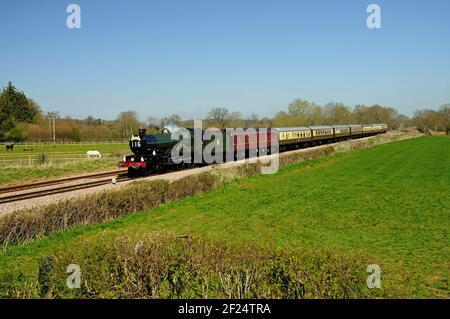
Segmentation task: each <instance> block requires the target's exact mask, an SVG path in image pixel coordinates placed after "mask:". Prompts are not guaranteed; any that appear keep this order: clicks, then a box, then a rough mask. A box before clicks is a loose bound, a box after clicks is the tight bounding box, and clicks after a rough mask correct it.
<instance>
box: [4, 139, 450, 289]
mask: <svg viewBox="0 0 450 319" xmlns="http://www.w3.org/2000/svg"><path fill="white" fill-rule="evenodd" d="M449 213H450V138H448V137H422V138H419V139H415V140H410V141H403V142H397V143H392V144H385V145H381V146H377V147H374V148H371V149H365V150H360V151H355V152H350V153H346V154H337V155H334V156H330V157H327V158H323V159H320V160H315V161H310V162H306V163H302V164H296V165H291V166H288V167H286V168H284V169H282V170H281V171H280V172H279V173H277V174H276V175H273V176H270V175H264V176H255V177H252V178H248V179H244V180H239V181H236V182H234V183H232V184H229V185H226V186H224V187H221V188H219V189H216V190H214V191H212V192H209V193H205V194H202V195H199V196H196V197H192V198H188V199H185V200H182V201H180V202H175V203H171V204H167V205H163V206H161V207H159V208H156V209H153V210H150V211H148V212H142V213H137V214H133V215H129V216H126V217H122V218H119V219H117V220H115V221H112V222H109V223H105V224H101V225H96V226H82V227H76V228H74V229H71V230H68V231H64V232H61V233H59V234H56V235H51V236H48V237H46V238H43V239H38V240H35V241H33V242H30V243H28V244H24V245H18V246H11V247H8V248H7V249H6V251H5V252H4V253H3V254H2V255H0V269H1V270H0V273H1V277H2V286H1V290H2V291H1V294H3V295H6V294H13V293H16V294H17V295H18V296H36V295H37V294H39V290H38V287H39V286H38V285H37V282H38V277H39V262H41V265H42V260H40V258H41V257H48V256H54V257H52V258H54V259H51V260H54V261H53V262H54V264H55V267H56V269H57V270H56V272H57V273H58V274H59V275H60V276H59V277H58V278H57V279H55V278H54V277H48V278H50V279H48V278H47V281H48V282H52V281H54V282H55V283H54V286H55V287H53V288H51V289H50V290H52V291H53V290H54V291H53V292H52V293H53V294H54V295H55V296H63V297H64V296H66V297H68V296H69V297H70V296H84V297H89V296H122V297H126V296H127V293H129V292H130V290H132V289H136V285H137V286H139V285H143V286H145V287H148V286H149V285H150V286H151V285H152V284H153V285H155V282H156V283H159V284H156V286H154V287H153V288H152V289H150V290H145V289H143V291H144V292H143V291H142V290H139V292H137V293H136V291H134V293H129V296H152V295H153V296H160V297H161V296H180V294H176V293H174V292H173V289H175V288H176V287H178V286H177V285H174V284H173V283H174V282H175V283H176V282H180V281H177V280H173V276H172V277H171V276H170V275H167V274H172V275H173V274H174V273H175V274H178V275H179V277H176V278H178V279H180V278H181V279H183V280H184V282H188V283H189V284H186V285H184V286H182V287H181V288H180V289H181V290H180V291H182V292H183V293H184V294H181V296H186V295H187V296H194V297H195V296H197V297H198V296H204V295H202V294H201V293H199V291H204V289H205V288H204V285H205V282H202V283H201V284H200V283H199V282H198V280H199V279H198V278H199V276H201V274H202V273H210V272H214V271H212V270H211V269H215V270H216V271H217V270H218V268H217V264H215V263H211V264H208V266H205V265H204V264H202V263H199V265H201V266H199V267H200V268H198V269H207V270H208V271H209V272H208V271H206V270H205V271H204V272H198V273H195V272H192V271H184V272H183V271H180V269H179V267H181V268H183V267H184V268H183V269H185V270H186V269H191V268H189V267H193V269H194V268H195V267H194V266H192V264H196V263H195V262H192V261H190V262H189V265H191V266H189V267H187V266H186V260H187V259H189V257H188V256H187V255H186V251H190V250H187V249H186V247H184V248H183V247H182V248H179V247H178V248H176V249H175V248H174V249H168V250H167V251H169V252H172V255H170V256H171V257H170V258H169V257H168V258H166V259H165V260H170V262H168V263H169V264H168V265H166V266H167V267H166V268H164V267H163V266H161V260H163V259H164V258H162V259H161V260H160V261H159V263H158V262H157V261H155V258H153V259H152V256H153V257H155V253H154V252H155V251H158V250H157V249H156V250H155V249H150V250H148V251H146V253H144V254H143V255H142V256H139V254H137V253H136V254H137V255H136V254H133V253H130V251H132V247H133V245H134V243H136V242H139V238H143V239H142V240H143V243H146V242H148V241H150V242H152V240H151V239H150V240H149V239H148V236H149V235H148V234H152V233H154V232H158V231H161V230H164V231H165V232H169V233H171V234H174V235H186V234H188V235H191V236H194V237H195V238H200V239H201V240H205V241H209V240H212V241H215V240H220V242H221V243H220V244H217V245H212V246H214V247H221V245H224V243H226V244H229V245H232V246H233V247H235V248H233V249H231V256H230V255H227V254H225V256H223V255H220V254H218V255H220V258H219V257H217V256H218V255H214V254H213V255H214V256H216V257H217V258H218V259H220V260H222V259H223V258H225V259H226V260H227V261H228V262H229V260H230V259H231V260H233V259H236V260H237V261H236V263H237V264H244V265H247V267H248V261H246V259H245V256H250V257H249V259H250V260H260V261H261V262H262V264H259V266H257V267H256V268H257V269H260V270H261V269H262V270H261V271H260V272H259V273H258V272H256V273H255V276H256V277H258V276H259V277H258V278H260V280H259V281H257V282H256V283H253V285H254V287H256V288H254V289H256V290H255V291H256V292H255V291H253V292H252V293H250V294H247V295H245V294H244V296H258V297H260V296H281V297H286V296H288V297H289V296H294V297H304V296H306V297H314V296H319V297H333V296H338V297H339V296H344V297H355V296H360V297H361V296H362V297H366V296H369V297H370V296H394V297H398V296H401V297H446V296H447V297H448V295H446V293H447V291H448V267H449V250H448V247H449V246H450V245H449V240H448V229H449ZM124 238H127V239H126V240H125V242H128V241H129V242H131V243H132V244H131V245H129V247H128V248H129V249H131V250H126V248H124V246H126V245H125V244H124V243H123V239H124ZM162 242H164V241H162ZM161 245H163V246H164V244H161ZM173 245H175V246H176V245H177V244H173V243H171V242H170V241H169V244H168V246H170V247H173ZM206 246H208V245H206ZM243 246H245V247H247V248H243ZM256 246H263V247H276V248H277V249H280V250H281V251H284V250H285V249H288V250H289V251H291V250H292V249H294V252H293V253H289V254H288V256H300V257H298V258H297V257H296V258H297V259H295V260H297V261H298V262H299V263H294V264H296V265H298V266H299V267H300V269H296V268H295V267H294V266H293V265H292V260H291V259H289V257H286V256H285V255H283V254H282V255H283V256H282V257H277V256H273V255H271V253H268V251H269V250H265V248H264V249H261V255H262V257H261V256H259V257H258V256H257V257H255V256H254V255H252V253H248V252H247V251H248V249H249V247H250V248H251V247H256ZM130 247H131V248H130ZM144 247H147V246H145V244H144ZM149 247H153V246H152V244H150V245H149ZM193 247H197V248H198V247H203V246H202V245H200V246H199V245H194V246H193ZM208 247H210V246H208ZM236 247H238V248H236ZM239 247H241V248H239ZM292 247H298V250H297V248H292ZM239 249H241V250H239ZM163 250H164V249H163ZM224 250H225V251H226V249H225V248H224ZM164 251H165V250H164ZM204 251H205V249H200V248H198V249H196V250H195V251H191V253H192V254H194V255H195V254H197V257H198V258H199V259H200V260H201V259H202V258H201V257H202V256H203V257H205V256H206V257H207V258H208V260H210V259H214V258H213V257H214V256H213V257H211V256H210V255H208V253H205V252H204ZM240 251H241V252H240ZM253 254H254V253H253ZM156 255H157V254H156ZM162 255H163V254H162ZM241 255H242V256H244V257H243V260H244V261H240V259H239V258H236V256H241ZM124 256H125V257H126V258H125V257H124ZM173 256H181V259H182V260H183V261H180V259H177V258H175V259H174V257H173ZM314 256H315V257H314ZM206 257H205V258H206ZM217 258H216V259H217ZM221 258H222V259H221ZM258 258H259V259H258ZM156 259H158V258H156ZM194 259H195V258H194ZM149 260H150V261H149ZM274 260H281V261H282V262H280V263H279V264H277V265H275V266H274V265H273V261H274ZM286 260H287V261H286ZM194 261H195V260H194ZM70 262H75V263H79V264H80V266H81V268H82V269H84V270H85V277H84V278H85V282H84V284H83V287H82V289H81V290H78V291H69V290H68V289H67V288H64V285H63V283H64V282H65V281H64V280H65V277H64V275H65V274H64V270H65V269H64V267H65V265H66V264H68V263H70ZM146 262H147V263H146ZM171 262H172V263H171ZM221 263H222V262H220V263H218V264H221ZM369 263H370V264H379V265H380V267H381V270H382V289H381V290H375V291H374V290H372V291H369V290H368V289H367V288H364V286H365V280H364V278H365V277H364V276H362V275H361V274H363V273H364V272H365V267H367V265H368V264H369ZM150 264H151V265H155V264H157V265H158V266H160V267H162V268H161V269H163V268H164V269H165V271H162V270H161V272H160V273H157V274H156V275H155V274H154V273H152V272H151V271H150V270H149V268H146V267H148V265H150ZM231 264H232V263H231ZM44 265H45V263H44ZM280 265H281V266H280ZM286 265H290V266H286ZM302 265H304V267H306V268H302V267H303V266H302ZM172 266H174V267H175V268H176V269H175V270H174V269H173V267H172ZM213 266H214V267H216V268H214V267H213ZM171 267H172V268H171ZM177 267H178V268H177ZM202 267H206V268H202ZM250 268H251V267H250ZM266 268H267V269H266ZM294 268H295V269H294ZM44 269H45V267H44ZM142 269H145V270H146V271H149V272H148V274H150V273H152V274H153V275H154V276H156V277H157V278H160V277H158V276H162V275H161V274H162V273H164V274H166V276H165V277H164V278H163V279H164V280H162V281H161V282H158V280H156V281H155V280H153V281H152V282H151V283H150V284H148V282H147V283H146V281H145V279H142V278H141V277H142V271H141V270H142ZM151 269H153V268H151ZM264 269H266V270H264ZM280 269H282V271H280ZM333 269H334V270H333ZM191 270H192V269H191ZM146 271H144V275H145V274H147V272H146ZM42 273H43V271H42V266H41V282H42V277H45V276H43V275H42ZM124 273H126V274H128V276H124V275H123V274H124ZM194 274H195V275H194ZM236 274H240V273H239V272H235V273H231V274H228V275H229V276H230V278H235V277H236ZM189 276H190V277H189ZM233 276H234V277H233ZM237 276H238V277H239V276H240V275H237ZM365 276H367V274H366V275H365ZM150 277H151V276H150ZM161 278H162V277H161ZM171 278H172V279H171ZM223 278H224V277H223V276H219V277H214V278H213V279H211V278H210V279H208V280H209V281H208V280H207V281H206V284H209V285H210V289H211V290H212V292H211V293H210V294H209V295H208V296H211V295H212V296H223V295H226V294H224V293H222V294H221V293H219V292H218V291H219V290H220V289H218V288H217V289H214V287H216V286H215V285H217V286H218V287H219V286H220V287H222V290H224V288H223V287H227V285H226V284H223V282H224V281H226V280H225V279H223ZM227 278H228V277H227ZM261 278H262V279H261ZM274 278H275V279H274ZM324 278H325V279H324ZM183 280H182V281H183ZM192 280H194V281H196V284H197V285H194V284H192ZM230 280H231V279H230ZM47 281H45V280H44V282H47ZM244 281H245V280H244ZM130 282H131V284H130ZM218 282H219V283H220V284H218ZM280 282H281V284H280ZM304 282H306V284H305V286H304V287H306V291H308V292H309V293H306V294H303V295H302V294H301V293H292V289H293V290H294V292H295V291H296V289H297V288H298V287H299V285H300V286H301V284H302V283H304ZM133 283H135V284H136V285H133ZM171 283H172V284H171ZM277 284H278V286H277ZM164 285H168V287H169V288H167V289H166V290H164V291H166V292H167V291H169V292H171V293H167V294H163V293H161V289H162V288H161V287H164ZM259 285H260V286H264V287H265V288H264V289H263V290H262V291H261V290H258V289H259V288H258V286H259ZM130 286H131V287H134V288H130ZM228 286H233V285H231V284H229V285H228ZM240 286H242V285H240V284H239V283H234V286H233V287H234V288H236V287H240ZM272 286H274V287H278V288H276V289H275V288H274V289H275V291H271V288H270V287H272ZM139 287H141V286H139ZM155 287H156V288H155ZM174 287H175V288H174ZM194 287H197V288H196V289H194ZM280 287H281V288H280ZM292 287H294V288H292ZM40 288H41V295H42V293H43V292H42V284H41V287H40ZM178 288H179V287H178ZM236 289H237V290H239V289H238V288H236ZM277 289H278V290H277ZM333 289H334V291H335V293H331V294H330V295H327V294H326V293H325V291H333ZM175 290H176V289H175ZM225 291H226V289H225ZM157 292H160V293H159V294H158V293H157ZM44 293H47V294H48V291H44ZM214 293H216V294H214ZM44 295H45V294H44ZM50 295H52V294H50ZM237 296H242V295H239V294H237Z"/></svg>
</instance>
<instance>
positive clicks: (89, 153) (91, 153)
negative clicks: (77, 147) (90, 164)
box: [86, 151, 102, 158]
mask: <svg viewBox="0 0 450 319" xmlns="http://www.w3.org/2000/svg"><path fill="white" fill-rule="evenodd" d="M86 155H87V156H88V157H89V158H91V157H96V158H102V154H100V152H99V151H87V152H86Z"/></svg>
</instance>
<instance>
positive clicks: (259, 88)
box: [0, 0, 450, 119]
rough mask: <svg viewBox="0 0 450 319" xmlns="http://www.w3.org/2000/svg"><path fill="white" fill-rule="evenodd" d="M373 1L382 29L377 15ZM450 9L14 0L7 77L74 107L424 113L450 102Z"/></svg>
mask: <svg viewBox="0 0 450 319" xmlns="http://www.w3.org/2000/svg"><path fill="white" fill-rule="evenodd" d="M70 3H77V4H78V5H79V6H80V7H81V29H68V28H67V26H66V18H67V16H68V13H66V7H67V5H69V4H70ZM370 3H377V4H379V5H380V7H381V18H382V29H379V30H370V29H368V28H367V26H366V19H367V16H368V13H366V7H367V6H368V5H369V4H370ZM449 13H450V1H448V0H434V1H425V0H416V1H414V0H408V1H407V0H373V1H362V0H345V1H344V0H343V1H335V0H327V1H326V0H314V1H313V0H310V1H306V0H305V1H301V0H278V1H276V0H270V1H269V0H178V1H174V0H161V1H153V0H147V1H144V0H142V1H112V0H111V1H100V0H89V1H88V0H72V1H57V0H53V1H52V0H40V1H25V0H15V1H5V0H1V2H0V39H1V47H0V84H1V85H2V86H4V85H6V83H7V81H9V80H11V81H13V82H14V84H15V85H16V86H17V87H18V88H19V89H21V90H23V91H25V93H27V94H28V95H29V96H30V97H32V98H33V99H35V100H36V101H37V102H38V103H39V104H40V105H41V107H42V108H43V109H44V110H46V111H49V110H59V111H60V113H61V114H62V115H71V116H73V117H85V116H87V115H88V114H91V115H94V116H98V117H103V118H114V117H115V116H117V114H118V112H120V111H123V110H129V109H131V110H135V111H137V112H138V114H139V115H140V117H141V118H142V119H145V117H147V116H148V115H153V116H156V117H162V116H166V115H169V114H172V113H177V114H180V115H181V116H182V117H184V118H190V117H203V116H205V114H206V113H207V111H208V110H210V109H211V108H212V107H216V106H226V107H228V108H229V109H231V110H232V111H240V112H241V113H242V114H244V115H250V114H251V113H258V114H259V115H260V116H273V115H274V114H275V113H276V112H278V111H280V110H285V109H286V107H287V105H288V104H289V103H290V102H291V101H292V100H293V99H295V98H304V99H308V100H311V101H314V102H316V103H319V104H324V103H326V102H329V101H336V102H343V103H345V104H347V105H350V106H354V105H355V104H360V103H361V104H374V103H378V104H382V105H387V106H392V107H395V108H397V109H398V110H399V111H400V112H403V113H405V114H407V115H412V113H413V112H414V110H415V109H417V108H425V107H430V108H437V107H439V106H440V105H441V104H444V103H448V102H450V18H449Z"/></svg>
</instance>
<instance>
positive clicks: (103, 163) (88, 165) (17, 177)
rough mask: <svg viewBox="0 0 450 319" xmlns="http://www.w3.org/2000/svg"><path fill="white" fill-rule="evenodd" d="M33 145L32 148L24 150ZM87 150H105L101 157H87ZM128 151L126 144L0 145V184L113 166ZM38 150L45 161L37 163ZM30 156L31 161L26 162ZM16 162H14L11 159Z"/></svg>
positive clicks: (78, 173) (94, 170)
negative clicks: (92, 158)
mask: <svg viewBox="0 0 450 319" xmlns="http://www.w3.org/2000/svg"><path fill="white" fill-rule="evenodd" d="M30 148H32V149H33V151H29V150H27V151H24V149H30ZM88 150H98V151H99V152H100V153H101V154H108V156H104V158H103V159H102V160H95V161H92V160H86V158H85V154H86V152H87V151H88ZM125 153H129V147H128V144H126V143H123V144H55V145H52V144H36V145H16V146H14V151H12V152H11V151H10V152H7V151H6V148H5V147H1V148H0V164H2V165H1V168H0V185H2V186H6V185H12V184H20V183H24V182H34V181H40V180H45V179H48V178H58V177H63V176H69V175H80V174H83V173H90V172H97V171H99V170H112V169H114V168H116V166H117V162H118V160H119V159H120V158H121V156H120V155H121V154H125ZM40 154H45V155H46V163H45V165H36V163H37V162H38V160H39V159H38V158H39V156H40ZM30 160H32V163H33V165H28V162H29V161H30ZM16 161H17V163H19V164H18V165H15V164H14V163H16Z"/></svg>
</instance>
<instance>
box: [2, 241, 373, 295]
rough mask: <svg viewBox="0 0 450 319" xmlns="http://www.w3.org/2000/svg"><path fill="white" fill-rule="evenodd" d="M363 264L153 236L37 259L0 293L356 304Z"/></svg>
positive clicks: (320, 254) (309, 252) (330, 255)
mask: <svg viewBox="0 0 450 319" xmlns="http://www.w3.org/2000/svg"><path fill="white" fill-rule="evenodd" d="M69 264H77V265H79V266H80V269H81V287H80V288H79V289H68V288H67V285H66V278H67V276H68V274H67V273H66V269H67V266H68V265H69ZM366 264H367V262H364V261H363V260H361V259H359V258H357V257H355V256H348V255H342V254H340V253H337V252H335V251H332V250H323V249H322V250H317V249H313V248H310V249H305V248H299V247H297V248H289V249H283V250H282V249H280V248H275V247H269V246H259V245H256V244H254V243H245V245H236V244H234V245H232V244H225V243H224V242H222V241H218V240H205V239H203V240H200V239H197V238H192V237H189V236H183V237H177V236H173V235H171V234H165V233H156V234H155V233H153V234H146V235H144V236H141V237H136V236H135V237H134V238H133V237H116V238H113V239H112V240H111V238H108V240H102V238H97V239H96V240H95V241H94V242H92V241H91V240H88V241H87V242H86V241H84V242H83V243H82V244H81V246H74V248H73V249H70V251H64V252H62V254H61V255H60V256H58V257H57V258H56V257H52V256H50V257H48V258H44V259H42V261H41V264H40V268H39V276H38V277H37V279H28V282H27V284H24V283H23V282H21V283H20V286H18V287H16V286H15V285H14V284H12V285H11V282H14V278H15V277H14V275H11V274H10V275H9V276H8V277H7V278H1V279H2V282H3V283H5V282H8V283H10V284H9V286H7V287H8V288H6V289H5V290H1V291H2V294H3V296H4V297H5V296H6V297H9V296H11V295H12V294H16V295H17V294H21V295H25V292H21V291H20V290H21V287H22V286H25V287H36V286H37V284H39V286H40V291H39V292H38V291H37V290H36V289H35V290H34V292H33V293H32V295H31V296H32V297H39V296H40V297H44V298H49V297H51V298H356V297H358V298H361V297H366V294H367V288H365V280H366V274H365V272H364V270H365V268H364V265H366ZM5 280H6V281H5ZM34 280H37V281H38V283H36V282H34ZM22 281H23V280H22ZM4 287H6V286H4ZM13 287H14V289H12V288H13ZM33 294H35V295H36V296H35V295H33ZM37 294H39V296H38V295H37Z"/></svg>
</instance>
